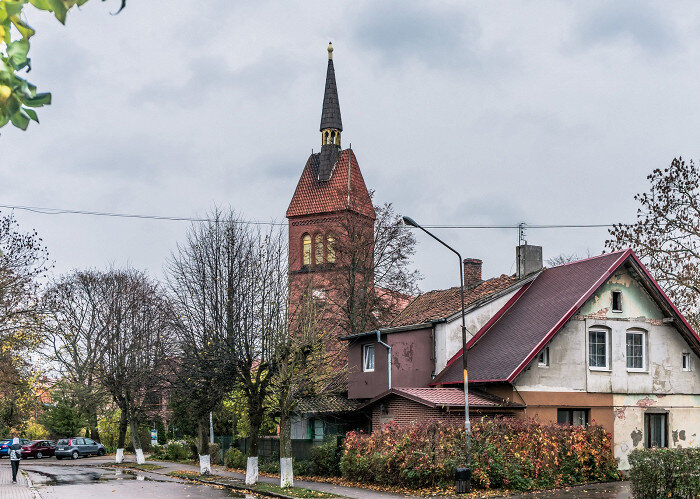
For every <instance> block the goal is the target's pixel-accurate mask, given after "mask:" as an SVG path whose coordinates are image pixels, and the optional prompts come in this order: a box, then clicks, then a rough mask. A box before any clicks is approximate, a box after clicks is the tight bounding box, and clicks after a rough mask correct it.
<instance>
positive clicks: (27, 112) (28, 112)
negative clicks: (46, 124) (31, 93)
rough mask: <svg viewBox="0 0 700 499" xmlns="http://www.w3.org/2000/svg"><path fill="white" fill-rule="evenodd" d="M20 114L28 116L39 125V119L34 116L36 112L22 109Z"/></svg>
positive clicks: (26, 108) (25, 108)
mask: <svg viewBox="0 0 700 499" xmlns="http://www.w3.org/2000/svg"><path fill="white" fill-rule="evenodd" d="M22 112H23V113H24V114H26V115H27V116H29V117H30V118H31V119H33V120H34V121H36V122H37V123H39V117H38V116H37V114H36V111H34V109H29V108H28V107H23V108H22Z"/></svg>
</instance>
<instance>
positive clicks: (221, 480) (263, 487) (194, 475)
mask: <svg viewBox="0 0 700 499" xmlns="http://www.w3.org/2000/svg"><path fill="white" fill-rule="evenodd" d="M168 475H170V476H173V477H177V478H185V479H189V480H201V481H203V482H212V483H216V484H225V485H227V486H229V487H231V488H234V489H239V490H249V491H251V492H259V493H263V494H264V493H265V492H272V493H274V494H282V495H285V496H291V497H305V498H324V497H340V496H338V495H336V494H330V493H327V492H319V491H318V490H311V489H303V488H301V487H287V488H286V489H283V488H282V487H280V486H279V485H275V484H272V483H256V484H255V485H245V484H243V483H242V482H241V481H240V480H235V479H232V478H228V477H223V476H219V475H209V476H203V475H200V474H199V473H198V472H196V471H183V470H179V471H171V472H169V473H168Z"/></svg>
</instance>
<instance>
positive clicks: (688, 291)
mask: <svg viewBox="0 0 700 499" xmlns="http://www.w3.org/2000/svg"><path fill="white" fill-rule="evenodd" d="M647 179H648V180H649V182H650V184H651V186H650V188H649V191H648V192H644V193H641V194H637V195H636V196H635V197H634V199H635V200H636V201H637V202H638V203H639V204H640V207H639V208H638V209H637V221H636V222H634V223H632V224H616V225H615V226H614V227H613V228H612V229H611V230H610V235H611V239H609V240H608V241H606V243H605V245H606V247H608V248H610V249H613V250H615V249H622V248H629V247H631V248H632V249H633V250H634V251H635V252H636V253H637V255H638V256H639V257H640V258H642V260H643V261H644V263H645V264H646V266H647V267H648V268H649V270H650V271H651V273H652V274H653V275H654V277H655V278H656V280H657V281H659V284H661V286H662V287H663V288H664V290H665V291H666V292H667V293H668V294H669V296H670V298H671V299H672V300H673V302H674V303H675V304H676V305H677V306H678V307H679V308H680V309H681V310H683V312H684V313H685V315H687V316H688V318H689V319H690V320H691V322H692V323H693V324H694V325H695V326H699V325H700V316H699V314H698V312H699V310H698V304H699V299H700V201H699V200H698V196H700V169H699V168H698V166H697V165H695V163H693V161H689V162H688V163H686V162H685V161H684V160H683V158H680V157H679V158H675V159H674V160H673V161H672V162H671V165H670V166H669V167H668V168H665V169H664V170H661V169H656V170H654V171H653V172H652V173H651V174H650V175H648V176H647Z"/></svg>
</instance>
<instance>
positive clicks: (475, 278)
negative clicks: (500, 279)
mask: <svg viewBox="0 0 700 499" xmlns="http://www.w3.org/2000/svg"><path fill="white" fill-rule="evenodd" d="M482 263H483V262H482V261H481V260H478V259H476V258H465V259H464V261H463V262H462V264H463V268H464V286H465V287H467V288H468V287H471V286H475V285H477V284H479V283H480V282H481V265H482Z"/></svg>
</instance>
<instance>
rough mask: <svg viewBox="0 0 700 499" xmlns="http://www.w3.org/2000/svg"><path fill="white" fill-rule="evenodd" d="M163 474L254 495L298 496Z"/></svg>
mask: <svg viewBox="0 0 700 499" xmlns="http://www.w3.org/2000/svg"><path fill="white" fill-rule="evenodd" d="M159 474H161V473H159ZM164 475H165V476H170V477H173V478H179V479H181V480H191V481H193V482H198V483H203V484H206V485H217V486H219V487H226V488H227V489H231V490H240V491H241V492H249V493H251V494H255V495H259V496H267V497H278V498H280V499H299V498H297V497H294V496H288V495H284V494H279V493H277V492H270V491H267V490H257V489H251V488H249V487H246V486H240V487H239V486H237V485H232V484H230V483H224V482H215V481H214V480H202V479H200V478H196V477H191V478H190V477H187V478H183V477H179V476H174V475H168V474H167V473H166V474H164Z"/></svg>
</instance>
